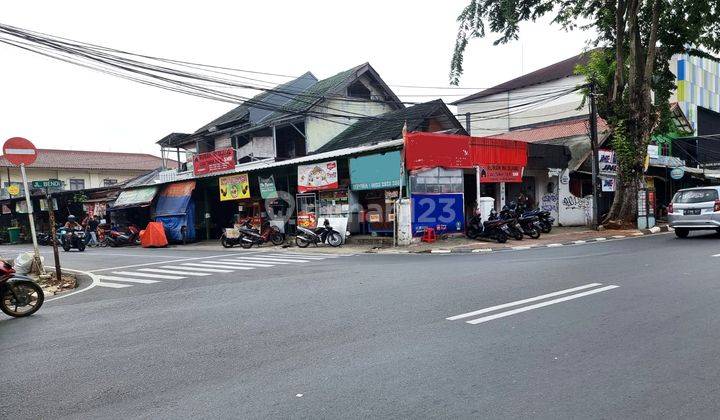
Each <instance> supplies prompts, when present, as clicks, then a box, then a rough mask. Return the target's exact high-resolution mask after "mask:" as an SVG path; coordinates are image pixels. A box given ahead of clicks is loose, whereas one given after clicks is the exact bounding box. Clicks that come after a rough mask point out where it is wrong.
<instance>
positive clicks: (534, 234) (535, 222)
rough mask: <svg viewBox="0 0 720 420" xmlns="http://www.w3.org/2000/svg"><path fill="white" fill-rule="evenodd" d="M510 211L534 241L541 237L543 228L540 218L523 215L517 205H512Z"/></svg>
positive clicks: (524, 231)
mask: <svg viewBox="0 0 720 420" xmlns="http://www.w3.org/2000/svg"><path fill="white" fill-rule="evenodd" d="M508 211H509V213H510V214H512V215H514V216H515V218H516V219H517V221H518V223H519V224H520V227H521V228H522V231H523V233H524V234H525V235H527V236H529V237H531V238H532V239H538V238H539V237H540V232H541V231H542V226H541V224H540V218H539V217H538V216H535V215H532V214H526V213H523V212H522V211H521V210H520V207H519V206H518V205H517V204H515V203H512V204H510V206H509V210H508Z"/></svg>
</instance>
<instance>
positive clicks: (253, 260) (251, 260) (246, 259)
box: [233, 257, 290, 265]
mask: <svg viewBox="0 0 720 420" xmlns="http://www.w3.org/2000/svg"><path fill="white" fill-rule="evenodd" d="M233 260H235V261H236V262H238V261H242V262H249V263H259V264H262V263H270V262H271V263H272V264H273V265H282V264H290V263H289V262H281V261H267V260H265V259H264V258H256V257H237V258H233Z"/></svg>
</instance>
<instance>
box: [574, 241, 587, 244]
mask: <svg viewBox="0 0 720 420" xmlns="http://www.w3.org/2000/svg"><path fill="white" fill-rule="evenodd" d="M573 243H574V244H578V245H579V244H585V243H587V241H574V242H573Z"/></svg>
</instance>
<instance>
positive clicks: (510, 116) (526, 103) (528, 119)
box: [458, 76, 588, 136]
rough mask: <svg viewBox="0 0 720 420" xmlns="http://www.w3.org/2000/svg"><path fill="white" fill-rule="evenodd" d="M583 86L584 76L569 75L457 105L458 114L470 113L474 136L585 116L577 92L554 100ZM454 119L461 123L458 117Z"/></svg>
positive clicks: (584, 108)
mask: <svg viewBox="0 0 720 420" xmlns="http://www.w3.org/2000/svg"><path fill="white" fill-rule="evenodd" d="M583 83H585V79H584V77H582V76H572V77H567V78H563V79H559V80H554V81H551V82H547V83H542V84H538V85H533V86H528V87H526V88H522V89H516V90H513V91H510V92H503V93H498V94H496V95H491V96H487V97H484V98H480V99H478V100H477V101H475V102H468V103H463V104H459V105H458V114H465V113H468V112H469V113H471V114H472V115H471V117H470V118H471V131H472V135H474V136H483V135H490V134H497V133H503V132H507V131H510V130H511V129H512V128H515V127H520V126H524V125H528V124H535V123H539V122H544V121H552V120H558V119H562V118H568V117H573V116H577V115H585V114H587V113H588V110H587V106H585V107H583V108H582V109H578V107H579V106H580V104H582V99H583V97H582V94H581V93H579V92H573V93H571V94H567V95H564V96H560V97H557V98H555V97H556V96H558V95H560V93H556V91H561V90H564V89H567V88H569V87H570V86H575V85H580V84H583ZM536 101H539V102H538V103H535V102H536ZM531 102H533V103H532V104H530V103H531ZM458 119H459V120H460V121H461V122H464V121H465V120H464V118H463V117H462V116H460V117H459V118H458Z"/></svg>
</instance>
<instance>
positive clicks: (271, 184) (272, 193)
mask: <svg viewBox="0 0 720 420" xmlns="http://www.w3.org/2000/svg"><path fill="white" fill-rule="evenodd" d="M258 182H259V183H260V196H261V197H262V198H276V197H277V190H276V189H275V178H274V177H273V176H272V175H270V176H269V177H267V178H266V177H262V176H258Z"/></svg>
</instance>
